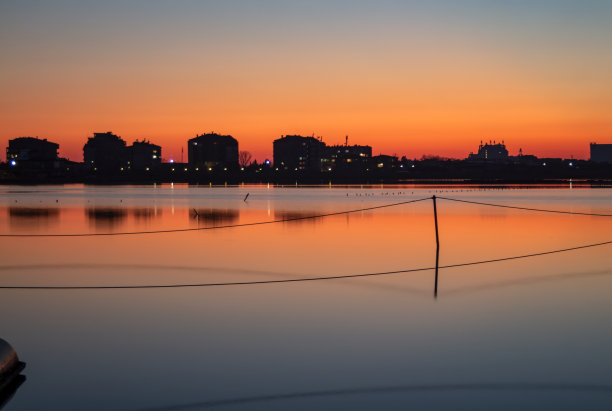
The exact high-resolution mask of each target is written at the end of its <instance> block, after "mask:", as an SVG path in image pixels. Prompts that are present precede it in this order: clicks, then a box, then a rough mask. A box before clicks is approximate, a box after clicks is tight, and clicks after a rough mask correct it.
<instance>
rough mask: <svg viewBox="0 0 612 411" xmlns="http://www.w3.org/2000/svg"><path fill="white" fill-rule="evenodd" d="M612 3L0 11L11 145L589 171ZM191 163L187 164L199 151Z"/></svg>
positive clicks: (5, 122)
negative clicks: (520, 160)
mask: <svg viewBox="0 0 612 411" xmlns="http://www.w3.org/2000/svg"><path fill="white" fill-rule="evenodd" d="M611 21H612V1H607V0H601V1H587V0H583V1H565V0H554V1H521V0H515V1H504V2H501V1H476V0H464V1H456V0H448V1H389V0H377V1H361V0H351V1H334V0H310V1H266V0H262V1H237V0H236V1H232V0H224V1H204V0H172V1H170V0H167V1H162V0H146V1H145V0H125V1H116V0H104V1H87V0H78V1H76V0H38V1H30V0H0V52H1V56H2V58H1V60H0V61H1V63H0V87H1V90H2V92H1V93H0V145H1V146H3V147H5V146H6V144H7V141H8V139H10V138H14V137H18V136H39V137H41V138H48V139H49V140H52V141H55V142H57V143H59V144H60V154H61V155H62V156H67V157H69V158H70V159H73V160H79V161H80V160H82V147H83V144H84V143H85V141H86V139H87V137H88V136H91V135H92V133H93V132H97V131H109V130H110V131H113V132H114V133H115V134H118V135H120V136H121V137H123V138H124V139H125V140H126V141H127V142H128V143H131V142H132V141H134V140H135V139H142V138H148V139H150V140H151V141H152V142H154V143H156V144H160V145H162V147H163V151H164V158H166V159H169V158H171V157H173V158H175V159H178V158H180V151H181V146H185V143H186V140H187V139H189V138H191V137H193V136H195V135H196V134H197V133H202V132H209V131H215V132H219V133H226V134H231V135H233V136H234V137H236V138H237V139H238V141H239V144H240V149H241V150H248V151H251V152H252V153H253V154H254V155H255V157H256V158H258V159H259V160H263V159H264V158H265V157H271V155H272V140H274V139H275V138H278V137H280V135H281V134H293V133H296V134H303V135H312V134H313V133H314V134H315V135H316V136H322V137H323V139H324V141H325V142H327V143H328V144H340V143H343V142H344V136H345V135H348V136H349V143H352V144H369V145H371V146H372V147H373V151H374V153H375V154H378V153H381V152H382V153H385V154H397V155H399V156H401V155H406V156H408V157H409V158H414V157H421V156H422V155H423V154H439V155H443V156H450V157H465V156H466V155H467V154H468V153H469V152H470V151H474V150H476V149H477V146H478V144H479V142H480V140H483V139H487V140H488V139H495V140H504V141H505V142H506V145H507V146H508V149H509V150H510V153H511V154H516V153H517V152H518V149H519V148H523V152H524V153H526V154H536V155H538V156H559V157H570V156H572V155H573V156H574V157H577V158H588V143H589V142H591V141H598V142H601V143H605V142H612V53H611V52H610V45H611V44H612V24H610V22H611ZM185 158H186V153H185Z"/></svg>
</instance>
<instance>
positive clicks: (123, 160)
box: [83, 131, 129, 172]
mask: <svg viewBox="0 0 612 411" xmlns="http://www.w3.org/2000/svg"><path fill="white" fill-rule="evenodd" d="M127 157H128V156H127V151H126V144H125V141H124V140H123V139H122V138H121V137H119V136H117V135H115V134H113V133H112V132H110V131H107V132H106V133H94V135H93V137H89V139H88V140H87V143H85V145H84V146H83V162H84V163H85V167H87V168H88V169H89V170H90V171H100V172H119V171H121V170H122V169H124V168H126V167H128V166H129V164H128V161H129V160H128V159H127Z"/></svg>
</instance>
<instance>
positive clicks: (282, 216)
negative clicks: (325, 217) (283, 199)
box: [274, 210, 321, 225]
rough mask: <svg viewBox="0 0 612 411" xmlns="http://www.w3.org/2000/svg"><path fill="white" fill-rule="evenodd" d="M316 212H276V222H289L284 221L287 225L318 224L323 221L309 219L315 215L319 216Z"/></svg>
mask: <svg viewBox="0 0 612 411" xmlns="http://www.w3.org/2000/svg"><path fill="white" fill-rule="evenodd" d="M317 214H319V213H317V212H316V211H286V210H274V219H275V220H287V221H283V223H285V224H297V225H299V224H305V223H306V224H317V223H319V222H320V221H321V219H320V218H309V217H312V216H313V215H317Z"/></svg>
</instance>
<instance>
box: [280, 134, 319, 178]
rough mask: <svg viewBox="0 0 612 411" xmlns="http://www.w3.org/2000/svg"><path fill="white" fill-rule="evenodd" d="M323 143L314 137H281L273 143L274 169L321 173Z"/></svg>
mask: <svg viewBox="0 0 612 411" xmlns="http://www.w3.org/2000/svg"><path fill="white" fill-rule="evenodd" d="M324 150H325V143H324V142H323V141H321V140H319V139H316V138H314V137H303V136H299V135H287V136H281V138H279V139H276V140H274V143H273V155H274V158H273V161H274V168H276V169H278V170H291V171H295V170H297V171H316V172H319V171H321V159H322V157H323V152H324Z"/></svg>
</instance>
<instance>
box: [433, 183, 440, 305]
mask: <svg viewBox="0 0 612 411" xmlns="http://www.w3.org/2000/svg"><path fill="white" fill-rule="evenodd" d="M431 199H432V200H433V209H434V221H435V223H436V281H435V283H434V298H438V262H439V261H440V237H439V236H438V208H437V206H436V196H435V195H434V196H432V197H431Z"/></svg>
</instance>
